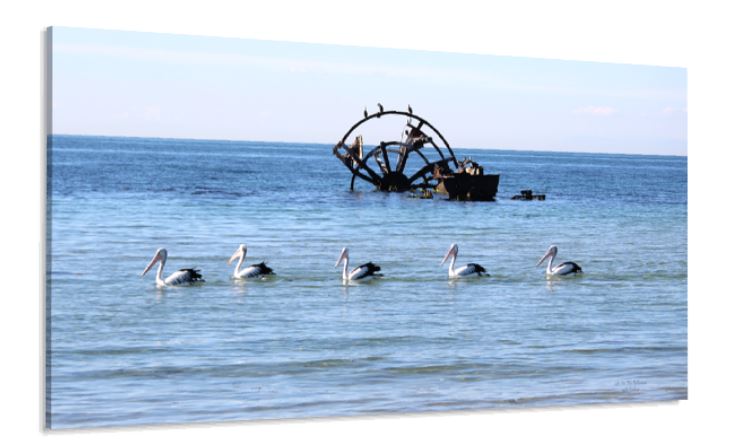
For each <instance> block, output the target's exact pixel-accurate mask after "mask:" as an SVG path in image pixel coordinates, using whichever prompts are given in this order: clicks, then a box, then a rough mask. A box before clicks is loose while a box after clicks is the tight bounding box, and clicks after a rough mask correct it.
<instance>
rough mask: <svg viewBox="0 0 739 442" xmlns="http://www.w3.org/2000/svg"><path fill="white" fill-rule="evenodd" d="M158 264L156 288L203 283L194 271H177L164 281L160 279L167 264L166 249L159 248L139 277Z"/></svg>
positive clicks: (201, 278)
mask: <svg viewBox="0 0 739 442" xmlns="http://www.w3.org/2000/svg"><path fill="white" fill-rule="evenodd" d="M157 262H159V269H157V277H156V282H157V287H168V286H175V285H186V284H192V283H195V282H205V280H203V275H201V274H200V273H199V272H200V270H196V269H179V270H177V271H176V272H174V273H172V274H171V275H169V276H168V277H167V278H166V279H162V272H163V271H164V264H166V263H167V249H164V248H159V249H157V251H156V252H155V253H154V257H153V258H152V259H151V262H150V263H149V265H147V266H146V268H145V269H144V271H143V273H141V276H144V275H146V273H147V272H148V271H149V270H151V268H152V267H154V264H156V263H157Z"/></svg>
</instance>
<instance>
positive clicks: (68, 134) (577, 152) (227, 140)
mask: <svg viewBox="0 0 739 442" xmlns="http://www.w3.org/2000/svg"><path fill="white" fill-rule="evenodd" d="M48 136H50V137H53V136H71V137H100V138H102V137H108V138H144V139H146V138H149V139H155V140H184V141H226V142H242V143H243V142H246V143H280V144H314V145H321V146H333V145H335V143H325V142H316V141H276V140H243V139H230V138H192V137H165V136H142V135H110V134H72V133H50V134H47V137H48ZM451 147H452V148H454V149H470V150H498V151H514V152H545V153H567V154H591V155H631V156H654V157H679V158H687V157H688V154H687V152H686V153H685V154H684V155H681V154H674V153H673V154H666V153H665V154H661V153H626V152H594V151H574V150H546V149H516V148H510V147H508V148H503V147H480V146H451Z"/></svg>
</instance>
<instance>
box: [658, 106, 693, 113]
mask: <svg viewBox="0 0 739 442" xmlns="http://www.w3.org/2000/svg"><path fill="white" fill-rule="evenodd" d="M687 111H688V110H687V109H686V108H684V107H675V106H667V107H665V108H663V109H662V114H663V115H675V114H684V113H686V112H687Z"/></svg>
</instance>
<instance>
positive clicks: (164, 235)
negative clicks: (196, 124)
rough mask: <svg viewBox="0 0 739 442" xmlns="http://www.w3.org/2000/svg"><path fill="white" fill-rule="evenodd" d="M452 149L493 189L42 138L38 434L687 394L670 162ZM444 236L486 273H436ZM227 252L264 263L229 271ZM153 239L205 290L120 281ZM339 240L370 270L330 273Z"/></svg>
mask: <svg viewBox="0 0 739 442" xmlns="http://www.w3.org/2000/svg"><path fill="white" fill-rule="evenodd" d="M455 152H456V153H457V156H458V157H460V158H461V157H464V156H471V157H473V158H474V159H475V160H476V161H478V162H479V163H481V164H482V165H484V166H485V170H486V171H487V172H491V173H492V172H494V173H500V174H501V184H500V188H499V193H498V195H499V199H498V201H497V202H495V203H476V202H468V203H462V202H449V201H445V200H443V199H441V198H435V199H433V200H419V199H412V198H409V197H408V196H407V195H404V194H384V193H378V192H374V191H371V190H369V189H366V190H364V191H358V192H354V193H351V192H349V191H348V188H349V179H350V175H349V172H348V171H347V170H346V169H345V168H344V167H343V165H341V164H340V163H339V161H338V160H337V159H336V158H334V157H333V155H332V154H331V146H328V145H315V144H298V143H264V142H227V141H196V140H173V139H146V138H112V137H76V136H54V137H53V138H51V139H50V145H49V153H50V157H49V166H50V167H49V180H48V182H49V186H50V188H49V214H50V226H49V229H48V232H49V235H50V247H49V260H50V266H49V273H48V278H49V296H50V300H49V303H48V307H49V309H48V315H49V319H50V326H49V328H48V330H49V332H50V336H49V345H48V348H47V350H48V358H47V365H48V371H47V373H48V374H49V378H48V398H47V400H48V411H49V413H48V424H49V425H50V426H51V427H52V428H69V427H92V426H121V425H133V424H152V423H178V422H203V421H225V420H248V419H274V418H292V417H312V416H346V415H366V414H387V413H395V412H419V411H427V410H428V411H430V410H435V411H438V410H463V409H481V408H521V407H541V406H560V405H570V404H573V405H574V404H592V403H613V402H636V401H661V400H678V399H685V398H687V159H686V158H685V157H656V156H628V155H595V154H572V153H544V152H513V151H502V150H464V149H456V150H455ZM527 188H531V189H534V190H535V191H537V192H543V193H546V195H547V200H546V201H539V202H536V201H534V202H523V201H511V200H510V197H511V196H512V195H514V194H516V193H518V192H519V190H521V189H527ZM452 242H456V243H458V244H459V250H460V251H459V261H460V262H461V263H467V262H476V263H479V264H481V265H483V266H484V267H486V268H487V269H488V271H489V272H490V274H491V277H490V278H484V279H475V280H469V281H467V280H465V281H459V282H456V283H450V282H449V281H448V280H447V276H446V271H447V268H446V266H444V267H442V266H440V265H439V263H440V261H441V259H442V257H443V255H444V253H445V252H446V250H447V248H448V247H449V245H450V244H451V243H452ZM240 243H246V244H247V245H248V247H249V255H248V256H247V262H253V261H257V262H258V261H261V260H266V261H267V263H268V265H269V266H270V267H272V268H273V269H274V270H275V272H276V274H277V276H276V277H274V278H272V279H270V280H267V281H249V282H246V283H243V282H235V281H232V280H231V278H230V276H231V272H232V270H233V268H232V267H230V266H228V264H227V263H226V261H227V260H228V258H229V257H230V256H231V254H232V253H233V252H234V251H235V250H236V247H237V246H238V245H239V244H240ZM550 244H557V245H558V246H559V256H558V257H557V260H558V261H560V260H573V261H576V262H578V263H579V264H580V265H581V266H582V267H583V269H584V272H585V273H584V275H582V276H581V277H574V278H570V279H562V280H556V281H552V282H547V279H546V278H545V275H544V268H543V267H539V268H536V267H534V265H535V264H536V262H537V260H538V259H539V258H540V257H541V256H542V255H543V253H544V252H545V251H546V249H547V247H548V246H549V245H550ZM158 247H166V248H167V249H168V251H169V261H168V263H167V266H166V267H165V274H169V273H171V272H172V271H174V270H177V269H179V268H181V267H190V266H195V267H197V268H199V269H201V271H202V273H203V275H204V278H205V279H206V280H207V283H206V284H204V285H202V286H200V287H187V288H173V289H166V290H158V289H157V288H156V287H155V283H154V275H153V273H154V272H151V273H150V274H148V275H146V276H145V277H144V278H140V277H139V274H140V273H141V272H142V271H143V269H144V267H145V266H146V264H147V263H148V262H149V260H150V259H151V258H152V256H153V254H154V251H155V250H156V249H157V248H158ZM342 247H348V248H349V252H350V258H351V262H350V264H354V265H358V264H361V263H363V262H365V261H369V260H372V261H374V262H375V263H377V264H379V265H380V266H381V267H382V271H383V273H384V274H385V278H384V279H382V280H379V281H375V282H371V283H365V284H359V285H356V286H349V287H346V286H343V285H342V283H341V277H340V269H338V268H334V263H335V262H336V259H337V257H338V255H339V252H340V250H341V248H342Z"/></svg>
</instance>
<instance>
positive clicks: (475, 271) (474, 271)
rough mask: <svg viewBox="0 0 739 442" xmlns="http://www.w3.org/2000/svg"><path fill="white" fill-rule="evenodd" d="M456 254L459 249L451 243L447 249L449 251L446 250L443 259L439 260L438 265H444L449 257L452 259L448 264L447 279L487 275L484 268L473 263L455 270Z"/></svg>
mask: <svg viewBox="0 0 739 442" xmlns="http://www.w3.org/2000/svg"><path fill="white" fill-rule="evenodd" d="M457 253H459V247H457V244H455V243H452V245H451V246H450V247H449V250H447V252H446V255H444V259H442V260H441V264H440V265H444V263H445V262H446V261H447V260H448V259H449V258H450V257H451V258H452V262H450V263H449V278H461V277H464V276H470V275H477V276H486V275H487V271H486V270H485V268H484V267H483V266H481V265H480V264H475V263H470V264H467V265H465V266H462V267H458V268H456V269H455V268H454V264H455V263H456V262H457Z"/></svg>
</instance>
